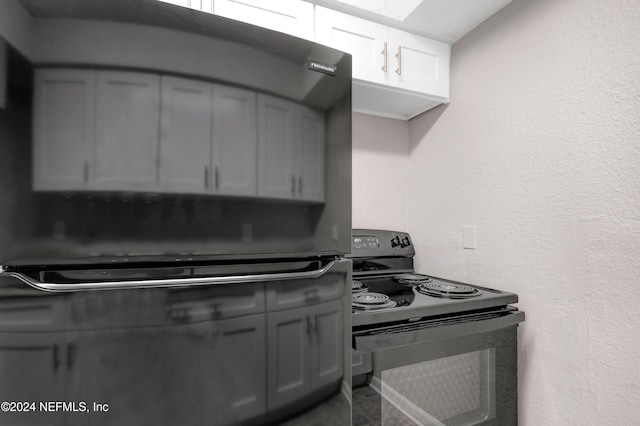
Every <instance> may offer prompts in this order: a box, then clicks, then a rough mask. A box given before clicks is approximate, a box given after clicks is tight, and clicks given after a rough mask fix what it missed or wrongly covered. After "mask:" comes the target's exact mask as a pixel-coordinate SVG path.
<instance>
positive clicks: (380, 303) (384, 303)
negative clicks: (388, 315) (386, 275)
mask: <svg viewBox="0 0 640 426" xmlns="http://www.w3.org/2000/svg"><path fill="white" fill-rule="evenodd" d="M351 299H352V302H351V306H352V308H353V309H358V310H363V311H372V310H376V309H385V308H393V307H394V306H396V302H394V301H393V300H391V299H389V296H387V295H386V294H382V293H372V292H368V291H367V292H361V293H356V294H353V295H352V296H351Z"/></svg>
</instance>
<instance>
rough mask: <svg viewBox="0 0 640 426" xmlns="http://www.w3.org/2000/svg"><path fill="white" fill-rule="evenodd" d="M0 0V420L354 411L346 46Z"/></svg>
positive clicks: (343, 420) (124, 6) (172, 19)
mask: <svg viewBox="0 0 640 426" xmlns="http://www.w3.org/2000/svg"><path fill="white" fill-rule="evenodd" d="M0 9H1V12H2V13H0V146H1V148H2V150H1V151H0V194H1V197H0V264H1V269H0V403H1V404H2V406H1V411H0V424H3V425H5V424H6V425H91V426H94V425H100V426H101V425H118V426H122V425H136V426H138V425H157V426H164V425H167V426H168V425H181V424H182V425H190V426H199V425H232V424H290V425H293V424H304V423H305V422H313V421H315V422H317V421H318V419H322V420H320V421H322V422H323V423H325V424H335V425H342V424H344V425H347V424H350V423H351V403H350V401H351V398H350V392H351V391H350V389H351V383H350V380H351V371H350V368H351V367H350V366H351V358H350V353H351V352H350V339H351V297H350V290H349V287H347V286H346V284H347V283H350V281H351V263H350V260H347V259H345V258H344V255H345V254H346V253H348V252H349V251H350V240H351V57H350V56H349V55H348V54H345V53H343V52H339V51H336V50H333V49H330V48H328V47H325V46H321V45H318V44H315V43H313V42H310V41H307V40H302V39H298V38H295V37H291V36H288V35H285V34H282V33H278V32H274V31H270V30H266V29H263V28H259V27H254V26H251V25H248V24H244V23H240V22H237V21H233V20H230V19H226V18H222V17H219V16H215V15H212V14H207V13H203V12H199V11H194V10H190V9H186V8H181V7H178V6H174V5H170V4H166V3H163V2H159V1H155V0H96V1H90V2H89V1H79V0H48V1H38V0H3V3H2V5H1V6H0Z"/></svg>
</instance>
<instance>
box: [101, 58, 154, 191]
mask: <svg viewBox="0 0 640 426" xmlns="http://www.w3.org/2000/svg"><path fill="white" fill-rule="evenodd" d="M96 87H97V95H96V109H97V114H96V139H95V153H94V157H93V163H94V164H93V167H91V165H90V167H89V173H90V177H91V187H92V188H93V189H106V190H116V191H117V190H131V189H135V190H154V189H155V188H156V174H157V147H158V127H159V123H160V108H159V105H160V76H158V75H153V74H144V73H134V72H122V71H99V72H98V73H97V82H96Z"/></svg>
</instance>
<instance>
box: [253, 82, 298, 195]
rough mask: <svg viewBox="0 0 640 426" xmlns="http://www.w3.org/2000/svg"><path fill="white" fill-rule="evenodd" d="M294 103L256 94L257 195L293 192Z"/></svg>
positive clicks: (294, 176)
mask: <svg viewBox="0 0 640 426" xmlns="http://www.w3.org/2000/svg"><path fill="white" fill-rule="evenodd" d="M295 115H296V109H295V104H294V103H292V102H289V101H285V100H283V99H279V98H275V97H273V96H268V95H262V94H259V95H258V196H261V197H268V198H283V199H291V198H293V197H294V195H295V193H296V187H297V177H296V168H295V162H296V155H297V154H296V146H295V135H296V128H295V121H296V116H295Z"/></svg>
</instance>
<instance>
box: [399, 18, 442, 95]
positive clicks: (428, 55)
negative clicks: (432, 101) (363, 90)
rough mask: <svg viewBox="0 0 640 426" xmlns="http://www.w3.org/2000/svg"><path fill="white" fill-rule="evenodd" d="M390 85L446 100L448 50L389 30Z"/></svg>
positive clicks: (410, 35)
mask: <svg viewBox="0 0 640 426" xmlns="http://www.w3.org/2000/svg"><path fill="white" fill-rule="evenodd" d="M388 48H389V49H390V50H389V52H387V60H388V65H387V67H391V69H389V70H388V71H387V74H388V75H389V85H391V86H394V87H397V88H400V89H406V90H412V91H414V92H420V93H424V94H428V95H431V96H433V97H439V98H442V99H443V100H447V101H448V100H449V63H450V56H451V46H449V45H448V44H447V43H441V42H439V41H435V40H429V39H427V38H424V37H420V36H417V35H415V34H411V33H407V32H405V31H400V30H396V29H395V28H389V44H388Z"/></svg>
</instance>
